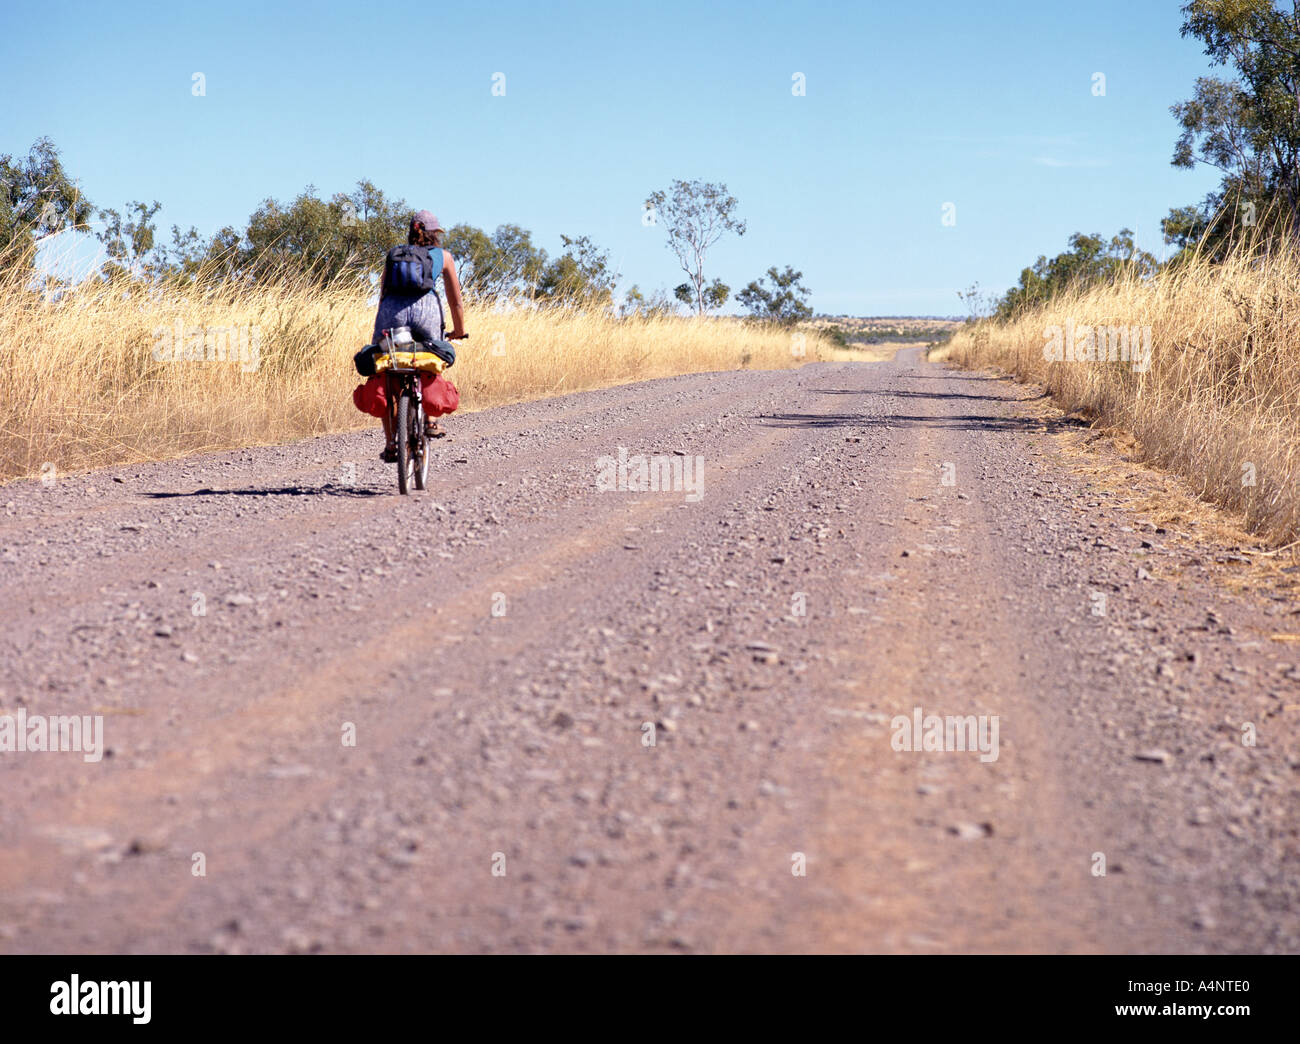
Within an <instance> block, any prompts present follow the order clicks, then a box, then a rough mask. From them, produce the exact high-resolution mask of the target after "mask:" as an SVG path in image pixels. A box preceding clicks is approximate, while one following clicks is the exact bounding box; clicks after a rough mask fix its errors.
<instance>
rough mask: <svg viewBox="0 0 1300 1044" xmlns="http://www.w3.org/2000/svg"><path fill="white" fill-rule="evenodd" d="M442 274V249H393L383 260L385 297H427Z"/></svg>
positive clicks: (420, 247) (403, 245) (415, 247)
mask: <svg viewBox="0 0 1300 1044" xmlns="http://www.w3.org/2000/svg"><path fill="white" fill-rule="evenodd" d="M441 273H442V250H441V248H439V247H422V246H408V245H406V244H402V245H401V246H395V247H393V249H392V250H390V251H389V252H388V254H387V255H386V256H385V258H384V293H386V294H401V295H411V296H418V295H420V294H425V293H428V292H429V291H430V290H432V289H433V287H434V284H435V283H436V282H437V281H438V276H439V275H440V274H441Z"/></svg>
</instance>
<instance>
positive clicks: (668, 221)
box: [645, 180, 745, 315]
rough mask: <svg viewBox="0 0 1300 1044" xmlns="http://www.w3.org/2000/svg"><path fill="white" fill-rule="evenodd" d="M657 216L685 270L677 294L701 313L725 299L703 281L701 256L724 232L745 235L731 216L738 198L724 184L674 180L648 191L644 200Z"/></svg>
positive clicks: (741, 222)
mask: <svg viewBox="0 0 1300 1044" xmlns="http://www.w3.org/2000/svg"><path fill="white" fill-rule="evenodd" d="M645 205H646V207H647V208H652V211H651V212H652V213H654V214H655V215H656V218H657V219H662V220H663V223H664V227H665V228H666V229H667V231H668V246H669V248H670V249H671V250H672V252H673V253H674V254H676V255H677V260H678V262H680V264H681V266H682V271H683V272H685V273H686V278H687V279H688V280H689V282H688V283H685V284H683V285H684V286H685V287H686V288H687V293H686V295H684V296H683V295H680V294H679V295H678V296H679V298H682V299H684V300H686V302H687V304H691V303H694V305H695V313H696V314H697V315H703V314H704V313H705V312H706V311H708V310H709V308H711V307H717V305H718V304H720V303H721V301H725V300H726V294H725V293H720V292H719V290H718V289H716V288H717V287H721V286H722V284H720V283H718V282H717V281H716V280H715V281H714V285H713V286H708V285H706V284H705V281H704V259H705V257H706V256H707V254H708V252H709V248H710V247H712V246H713V244H714V243H716V242H717V241H718V240H719V239H721V238H722V236H723V234H724V233H726V232H734V233H736V235H738V236H743V235H744V234H745V222H743V221H739V220H737V219H736V217H735V212H736V208H737V207H738V206H740V202H739V200H737V199H736V197H735V196H733V195H731V194H730V193H729V192H728V191H727V186H726V185H723V184H716V185H715V184H714V183H712V182H705V181H698V180H696V181H681V180H676V181H674V182H673V183H672V185H671V186H669V188H668V191H667V192H663V191H658V192H652V193H650V197H649V198H648V199H647V200H646V201H645Z"/></svg>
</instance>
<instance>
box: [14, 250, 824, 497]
mask: <svg viewBox="0 0 1300 1044" xmlns="http://www.w3.org/2000/svg"><path fill="white" fill-rule="evenodd" d="M11 271H16V270H11ZM28 284H29V280H28V279H27V278H26V277H23V276H19V275H17V274H10V275H8V276H4V277H0V479H9V478H13V477H15V476H25V475H34V474H37V473H39V472H40V471H41V470H42V469H45V470H48V466H49V465H53V466H54V468H56V469H57V470H58V471H60V472H61V471H67V470H78V469H83V468H89V467H95V466H100V465H106V464H116V463H124V462H135V461H144V460H158V459H163V458H168V457H175V456H181V455H185V454H189V453H194V452H199V451H205V450H215V449H223V448H229V447H234V446H247V445H259V444H268V443H274V442H282V441H286V440H291V439H295V438H301V437H305V436H309V435H315V434H320V433H324V432H331V431H341V430H347V429H354V428H358V427H364V426H369V425H374V424H376V423H377V422H375V421H374V420H373V419H371V418H369V417H366V416H364V415H362V414H361V413H359V412H357V410H356V408H355V407H354V406H353V404H352V390H353V388H354V387H356V385H357V384H358V383H359V381H360V379H359V378H358V377H357V374H356V372H355V370H354V369H353V366H352V356H353V354H354V353H355V352H356V351H358V350H359V349H360V348H361V346H362V345H364V344H366V343H368V342H369V340H370V335H371V331H372V326H373V323H374V314H375V307H374V305H373V304H372V303H370V302H368V300H367V293H366V291H365V290H364V289H360V288H358V287H357V286H356V285H355V284H350V283H341V282H340V283H337V284H335V285H331V286H324V287H321V286H319V285H315V284H313V283H310V282H308V281H307V280H305V279H301V278H298V279H295V278H293V277H288V276H286V277H283V278H279V279H276V280H274V281H268V282H265V283H263V284H261V285H248V284H246V283H239V282H234V281H231V280H229V279H221V278H217V277H215V276H213V275H212V274H211V273H203V274H201V275H200V277H199V279H198V280H197V281H196V283H195V284H194V285H192V286H189V287H185V288H181V287H175V286H169V287H165V288H162V287H158V286H152V287H148V286H141V285H138V284H137V285H134V286H130V287H126V286H123V285H121V284H118V285H112V284H108V283H105V282H102V281H84V282H82V283H80V284H78V285H76V286H75V287H74V288H72V289H71V290H69V291H67V292H66V293H63V294H62V295H59V296H57V297H47V296H43V295H40V294H35V293H33V292H32V291H31V289H30V288H29V285H28ZM466 328H467V329H468V330H469V332H470V337H471V339H470V340H468V341H462V342H459V344H458V346H457V352H458V359H457V363H456V366H455V367H454V368H453V369H452V370H451V371H450V373H449V374H448V376H449V377H450V378H451V379H452V380H453V381H454V382H455V383H456V385H457V387H458V388H459V389H460V392H461V403H462V409H470V410H473V409H481V408H484V407H488V406H494V405H498V404H501V403H507V402H516V401H521V400H525V399H534V398H542V397H546V396H551V395H557V394H563V393H567V392H574V391H582V390H587V389H592V388H599V387H604V386H608V385H612V384H621V383H626V382H630V381H638V380H645V379H648V378H653V377H663V376H669V375H673V374H681V373H693V372H701V371H712V370H728V369H736V368H741V367H753V368H765V369H776V368H782V367H789V366H795V365H798V364H800V363H801V362H804V361H809V360H812V359H818V358H829V356H830V350H831V348H832V347H833V346H832V344H831V343H830V341H829V340H828V339H826V338H825V337H823V336H821V335H819V334H817V333H816V332H815V331H807V332H805V333H804V341H803V342H794V341H793V340H792V335H791V332H790V331H789V330H782V329H780V328H774V327H765V326H759V325H755V324H751V323H744V322H741V321H739V320H732V319H711V320H710V319H706V320H698V319H692V318H682V317H675V316H662V317H654V316H640V317H629V318H616V317H615V316H613V315H612V314H610V313H609V312H608V311H601V310H581V309H547V310H537V309H531V310H530V309H526V308H520V307H515V308H510V307H506V306H480V307H470V308H469V309H468V311H467V316H466ZM251 331H256V334H255V335H254V334H253V333H251ZM178 332H179V333H180V335H181V336H180V337H179V338H177V336H176V334H177V333H178ZM241 334H242V337H243V341H242V353H241V350H240V349H241V342H240V336H241ZM205 337H206V343H202V342H203V341H204V338H205ZM169 338H170V340H169ZM187 340H188V341H189V350H188V351H187V349H186V342H187ZM796 344H798V345H799V347H801V348H802V349H803V354H796V352H795V351H792V346H795V345H796ZM222 355H224V358H221V357H220V356H222ZM187 356H202V358H190V357H187Z"/></svg>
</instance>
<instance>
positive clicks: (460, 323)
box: [442, 250, 465, 340]
mask: <svg viewBox="0 0 1300 1044" xmlns="http://www.w3.org/2000/svg"><path fill="white" fill-rule="evenodd" d="M442 285H443V286H444V287H445V288H446V290H447V307H448V308H450V309H451V333H449V334H448V335H447V336H448V337H449V338H451V339H453V340H455V339H457V338H461V337H464V336H465V303H464V301H463V300H461V296H460V279H459V278H458V277H457V275H456V261H455V259H454V258H453V257H452V256H451V254H450V253H448V252H447V251H446V250H444V251H443V252H442Z"/></svg>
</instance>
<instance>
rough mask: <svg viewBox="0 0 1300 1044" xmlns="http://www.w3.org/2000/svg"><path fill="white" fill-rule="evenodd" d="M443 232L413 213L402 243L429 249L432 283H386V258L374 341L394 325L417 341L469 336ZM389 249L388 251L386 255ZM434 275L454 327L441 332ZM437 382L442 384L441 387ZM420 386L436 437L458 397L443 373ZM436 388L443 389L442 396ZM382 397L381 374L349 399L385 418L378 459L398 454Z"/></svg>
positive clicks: (423, 212)
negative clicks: (426, 286) (425, 285)
mask: <svg viewBox="0 0 1300 1044" xmlns="http://www.w3.org/2000/svg"><path fill="white" fill-rule="evenodd" d="M442 237H443V228H442V226H441V225H439V224H438V219H437V218H436V217H434V216H433V215H432V214H431V213H429V211H427V210H421V211H418V212H417V213H416V214H414V215H413V216H412V217H411V226H410V231H409V232H408V233H407V237H406V242H407V245H408V246H415V247H423V248H425V249H427V251H428V254H429V257H430V260H431V261H432V265H433V270H434V274H433V277H432V280H431V282H432V284H433V288H432V289H427V290H426V289H394V288H392V287H390V286H389V285H388V281H389V266H388V264H387V263H385V266H384V272H383V275H382V276H381V277H380V283H379V308H378V310H377V311H376V313H375V328H374V333H373V334H372V340H373V341H374V342H375V343H378V341H379V339H380V338H381V337H382V336H383V333H384V331H385V330H394V329H396V328H397V327H399V326H407V327H410V330H411V336H412V337H413V338H415V339H416V340H417V341H425V342H429V341H435V340H448V341H458V340H461V339H463V338H465V337H468V336H469V335H468V334H467V333H466V332H465V309H464V302H463V300H462V298H461V290H460V279H459V278H458V277H457V275H456V262H455V260H454V259H453V258H452V256H451V254H449V253H448V252H447V251H446V250H443V249H442ZM392 253H393V252H392V251H390V255H391V254H392ZM438 276H441V277H442V285H443V287H444V288H445V289H446V293H447V306H448V307H449V308H450V309H451V323H452V328H451V332H450V333H447V334H445V336H444V331H445V329H446V327H445V321H444V318H443V314H442V301H441V299H440V298H439V297H438V291H437V278H438ZM438 385H444V386H446V387H445V388H439V387H437V386H438ZM423 390H424V400H425V409H426V412H427V413H428V415H429V416H428V419H427V420H426V422H425V431H426V433H427V434H428V435H429V436H430V437H432V438H438V437H440V436H442V435H444V434H446V433H445V432H444V431H443V430H442V428H441V426H440V425H439V424H438V421H437V419H436V418H437V417H438V415H439V414H441V413H451V412H452V410H454V409H455V408H456V406H457V405H458V404H459V398H460V397H459V394H458V393H457V392H456V390H455V387H454V386H453V385H451V382H449V381H447V380H445V378H443V377H442V376H437V377H431V378H429V379H428V380H427V381H425V384H424V389H423ZM439 392H443V394H442V395H441V396H440V395H439V394H438V393H439ZM383 396H384V384H383V381H382V379H381V378H378V377H372V378H371V379H370V380H369V381H367V382H366V384H364V385H362V386H360V387H358V388H357V390H356V392H355V393H354V395H353V401H354V402H355V403H356V405H357V408H358V409H360V410H362V412H364V413H369V414H371V415H372V416H377V417H381V418H382V419H383V422H384V440H385V445H384V452H383V453H381V454H380V458H381V459H382V460H384V461H386V462H388V463H392V462H393V461H395V460H396V459H397V446H396V443H395V441H394V434H393V430H392V422H391V421H390V420H389V416H388V409H387V405H386V403H385V402H384V401H383Z"/></svg>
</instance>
